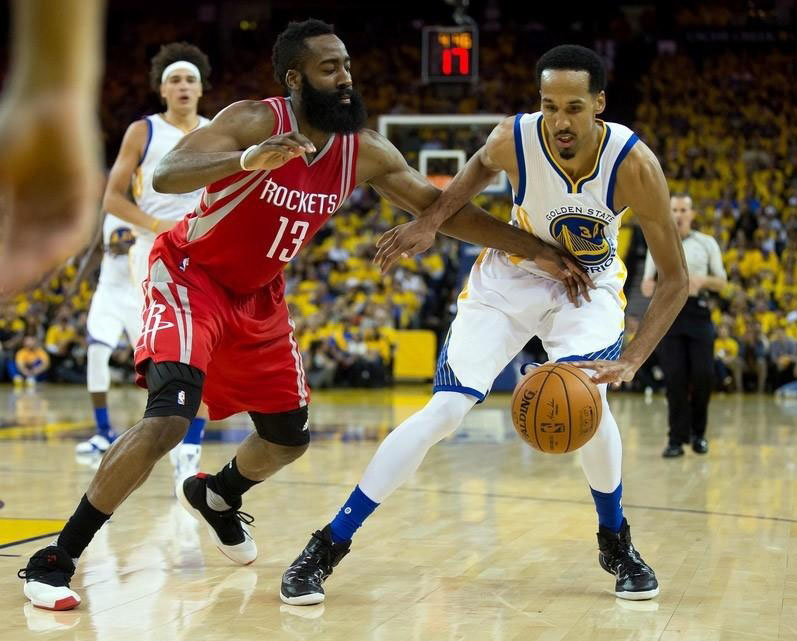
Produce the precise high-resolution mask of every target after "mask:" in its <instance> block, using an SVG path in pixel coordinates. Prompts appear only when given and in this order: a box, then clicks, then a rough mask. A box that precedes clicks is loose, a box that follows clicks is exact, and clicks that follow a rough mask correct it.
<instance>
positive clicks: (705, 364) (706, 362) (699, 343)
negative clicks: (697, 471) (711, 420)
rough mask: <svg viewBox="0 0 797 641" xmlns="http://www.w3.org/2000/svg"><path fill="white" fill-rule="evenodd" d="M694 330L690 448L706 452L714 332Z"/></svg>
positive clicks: (691, 361)
mask: <svg viewBox="0 0 797 641" xmlns="http://www.w3.org/2000/svg"><path fill="white" fill-rule="evenodd" d="M706 329H707V330H710V331H704V332H700V333H698V332H695V334H696V335H692V336H690V337H689V345H688V353H689V391H690V401H691V404H692V433H691V434H690V438H691V441H692V449H693V450H694V451H695V452H696V453H698V454H706V453H707V452H708V442H707V441H706V425H707V424H708V404H709V401H710V400H711V388H712V386H713V384H714V376H713V367H712V362H713V359H714V336H713V334H714V332H713V327H711V326H709V327H707V328H706Z"/></svg>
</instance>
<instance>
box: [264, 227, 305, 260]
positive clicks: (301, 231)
mask: <svg viewBox="0 0 797 641" xmlns="http://www.w3.org/2000/svg"><path fill="white" fill-rule="evenodd" d="M289 222H290V220H288V219H287V218H285V216H280V228H279V230H278V231H277V236H276V237H275V238H274V242H273V243H271V247H270V248H269V250H268V253H267V254H266V258H274V253H275V252H276V251H277V249H279V246H280V243H281V241H282V237H283V236H284V235H285V230H286V229H288V223H289ZM309 228H310V223H308V222H307V221H306V220H295V221H293V226H292V227H291V231H290V235H291V239H290V240H291V242H292V243H293V247H292V248H288V247H286V248H284V249H283V250H282V251H281V252H280V254H279V256H278V258H279V259H280V260H281V261H282V262H283V263H288V262H290V261H291V260H292V259H293V257H294V256H296V254H298V253H299V250H300V249H301V248H302V241H303V240H304V237H305V236H306V235H307V230H308V229H309Z"/></svg>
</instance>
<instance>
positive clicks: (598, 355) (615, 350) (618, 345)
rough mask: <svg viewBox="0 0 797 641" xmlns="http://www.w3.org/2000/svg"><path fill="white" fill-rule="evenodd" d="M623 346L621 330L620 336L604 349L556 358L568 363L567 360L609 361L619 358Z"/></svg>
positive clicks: (557, 360) (558, 360)
mask: <svg viewBox="0 0 797 641" xmlns="http://www.w3.org/2000/svg"><path fill="white" fill-rule="evenodd" d="M622 348H623V332H620V336H619V337H618V338H617V340H616V341H615V342H614V343H612V344H611V345H609V346H608V347H605V348H603V349H599V350H597V351H595V352H590V353H589V354H580V355H578V354H575V355H572V356H564V357H562V358H558V359H556V362H557V363H566V362H567V361H597V360H607V361H614V360H617V357H618V356H620V351H621V350H622Z"/></svg>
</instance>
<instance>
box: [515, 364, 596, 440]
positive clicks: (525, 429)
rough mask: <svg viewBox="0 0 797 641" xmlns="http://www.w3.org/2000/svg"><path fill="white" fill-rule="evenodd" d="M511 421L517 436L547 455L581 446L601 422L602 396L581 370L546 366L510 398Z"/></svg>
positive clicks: (566, 365) (559, 365) (566, 366)
mask: <svg viewBox="0 0 797 641" xmlns="http://www.w3.org/2000/svg"><path fill="white" fill-rule="evenodd" d="M512 421H513V423H514V424H515V429H516V430H517V433H518V434H519V435H520V437H521V438H522V439H523V440H524V441H526V443H528V444H529V445H531V446H532V447H533V448H535V449H538V450H540V451H541V452H546V453H548V454H564V453H565V452H572V451H573V450H577V449H578V448H579V447H581V446H582V445H584V443H586V442H587V441H589V439H591V438H592V437H593V436H594V434H595V432H596V431H597V430H598V425H600V422H601V396H600V392H598V388H597V386H596V385H595V383H593V382H592V380H591V379H590V377H589V375H588V374H587V373H586V372H585V371H584V370H582V369H579V368H578V367H575V366H573V365H568V364H567V363H549V364H547V365H541V366H540V367H537V368H536V369H534V370H532V371H531V373H529V374H528V375H527V376H526V377H525V378H523V380H521V381H520V382H519V383H518V384H517V387H515V392H514V394H513V395H512Z"/></svg>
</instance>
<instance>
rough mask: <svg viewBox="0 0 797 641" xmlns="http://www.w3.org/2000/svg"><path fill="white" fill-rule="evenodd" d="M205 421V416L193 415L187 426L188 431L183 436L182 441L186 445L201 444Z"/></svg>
mask: <svg viewBox="0 0 797 641" xmlns="http://www.w3.org/2000/svg"><path fill="white" fill-rule="evenodd" d="M207 422H208V421H207V419H205V418H199V417H198V416H197V417H195V418H194V420H193V421H191V424H190V425H189V426H188V431H187V432H186V434H185V437H184V438H183V443H185V444H186V445H201V444H202V436H203V435H204V434H205V423H207Z"/></svg>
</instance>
